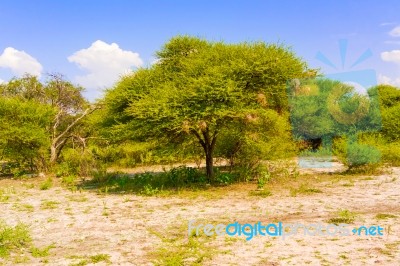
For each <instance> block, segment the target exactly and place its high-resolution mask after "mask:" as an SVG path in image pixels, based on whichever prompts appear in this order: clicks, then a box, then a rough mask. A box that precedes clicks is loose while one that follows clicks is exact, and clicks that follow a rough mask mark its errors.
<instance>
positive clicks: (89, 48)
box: [0, 0, 400, 99]
mask: <svg viewBox="0 0 400 266" xmlns="http://www.w3.org/2000/svg"><path fill="white" fill-rule="evenodd" d="M0 27H1V30H0V81H1V80H2V81H7V80H9V79H10V78H11V77H13V76H19V75H21V74H22V73H24V72H29V73H32V74H36V75H40V76H41V77H42V78H45V74H46V73H49V72H60V73H62V74H64V75H65V76H66V77H67V78H68V79H69V80H71V81H73V82H76V83H79V84H81V85H83V86H84V87H86V88H87V92H86V96H87V97H88V98H90V99H93V98H95V97H98V96H99V95H100V91H101V89H103V88H107V87H110V86H112V84H113V83H114V82H115V81H116V80H117V79H118V76H119V75H120V74H121V73H125V72H126V71H127V70H128V69H134V68H136V67H140V66H146V65H149V64H151V62H153V61H154V53H155V51H157V50H158V49H159V48H160V47H161V46H162V45H163V44H164V43H165V42H166V41H167V40H168V39H169V38H171V37H172V36H174V35H177V34H190V35H195V36H199V37H204V38H206V39H209V40H216V41H220V40H223V41H225V42H243V41H266V42H281V43H284V44H287V45H289V46H291V47H292V49H293V50H294V51H295V52H296V53H297V54H298V55H299V56H300V57H302V58H303V59H304V60H306V61H307V62H308V63H309V65H310V66H311V67H314V68H321V70H322V71H323V72H325V73H327V74H330V73H335V72H341V71H350V70H351V71H353V70H362V69H374V70H375V71H376V75H377V79H378V81H379V82H384V83H390V84H394V85H397V86H399V87H400V1H395V0H389V1H371V0H367V1H355V0H354V1H307V0H305V1H289V0H282V1H278V0H277V1H268V0H266V1H251V0H249V1H244V0H243V1H235V0H231V1H223V0H214V1H194V0H192V1H190V0H186V1H173V0H171V1H166V0H164V1H161V0H160V1H128V0H126V1H122V0H114V1H111V0H109V1H104V0H95V1H94V0H82V1H78V0H69V1H66V0H65V1H50V0H36V1H28V0H26V1H21V0H2V1H0ZM341 39H346V40H347V42H348V47H347V55H346V61H345V64H344V67H342V64H341V57H340V52H339V48H338V41H339V40H341ZM367 49H370V51H372V56H370V57H369V58H368V59H366V60H365V61H363V62H362V63H360V64H358V65H357V66H355V67H353V68H351V69H350V65H351V64H352V63H353V62H354V61H355V60H356V59H357V58H358V57H359V56H360V55H361V54H362V53H363V52H364V51H365V50H367ZM318 52H321V53H322V54H324V55H325V56H326V57H327V58H329V59H330V60H331V62H332V63H333V64H335V65H337V66H338V67H337V69H333V68H331V67H329V66H327V65H326V64H324V63H323V62H321V61H319V60H318V59H316V54H317V53H318Z"/></svg>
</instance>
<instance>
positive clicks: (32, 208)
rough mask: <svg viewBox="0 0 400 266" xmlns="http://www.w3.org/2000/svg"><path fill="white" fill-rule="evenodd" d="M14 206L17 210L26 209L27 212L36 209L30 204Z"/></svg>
mask: <svg viewBox="0 0 400 266" xmlns="http://www.w3.org/2000/svg"><path fill="white" fill-rule="evenodd" d="M13 207H14V208H15V209H16V210H17V211H25V212H33V211H34V209H35V208H34V207H33V206H32V205H30V204H16V203H15V204H14V205H13Z"/></svg>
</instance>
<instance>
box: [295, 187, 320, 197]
mask: <svg viewBox="0 0 400 266" xmlns="http://www.w3.org/2000/svg"><path fill="white" fill-rule="evenodd" d="M314 193H322V190H320V189H318V188H313V187H310V186H309V185H307V184H301V185H300V187H298V188H290V196H292V197H296V196H297V195H298V194H304V195H310V194H314Z"/></svg>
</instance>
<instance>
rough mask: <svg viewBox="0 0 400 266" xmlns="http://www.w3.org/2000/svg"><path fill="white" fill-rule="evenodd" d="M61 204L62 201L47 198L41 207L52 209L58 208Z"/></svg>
mask: <svg viewBox="0 0 400 266" xmlns="http://www.w3.org/2000/svg"><path fill="white" fill-rule="evenodd" d="M59 204H60V202H58V201H52V200H45V201H42V203H41V204H40V208H41V209H42V210H52V209H56V208H57V207H58V205H59Z"/></svg>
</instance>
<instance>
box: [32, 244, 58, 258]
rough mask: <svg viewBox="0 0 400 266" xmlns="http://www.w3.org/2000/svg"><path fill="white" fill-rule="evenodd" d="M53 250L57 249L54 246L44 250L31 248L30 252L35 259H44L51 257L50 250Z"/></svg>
mask: <svg viewBox="0 0 400 266" xmlns="http://www.w3.org/2000/svg"><path fill="white" fill-rule="evenodd" d="M52 248H55V246H54V244H51V245H49V246H47V247H44V248H37V247H31V249H30V251H31V254H32V256H33V257H34V258H42V257H47V256H49V255H50V249H52Z"/></svg>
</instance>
